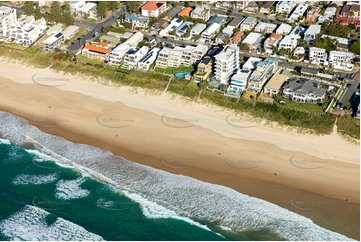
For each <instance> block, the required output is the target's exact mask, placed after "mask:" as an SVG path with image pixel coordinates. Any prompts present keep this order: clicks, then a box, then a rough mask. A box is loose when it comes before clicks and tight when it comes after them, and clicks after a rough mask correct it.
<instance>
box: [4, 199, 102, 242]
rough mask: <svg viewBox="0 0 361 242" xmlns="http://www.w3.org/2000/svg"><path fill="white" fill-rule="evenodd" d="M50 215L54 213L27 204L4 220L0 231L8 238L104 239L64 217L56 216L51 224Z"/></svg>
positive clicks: (53, 239)
mask: <svg viewBox="0 0 361 242" xmlns="http://www.w3.org/2000/svg"><path fill="white" fill-rule="evenodd" d="M48 216H53V215H51V214H50V213H48V212H46V211H45V210H43V209H40V208H37V207H33V206H29V205H27V206H25V207H24V208H23V209H21V210H20V211H18V212H16V213H14V214H12V215H11V216H10V217H8V218H7V219H5V220H3V221H2V222H1V223H0V231H1V233H2V234H3V235H4V236H5V237H7V239H8V240H25V241H39V240H42V241H44V240H48V241H69V240H73V241H74V240H88V241H96V240H103V238H102V237H100V236H98V235H96V234H94V233H91V232H89V231H87V230H86V229H84V228H83V227H81V226H79V225H77V224H74V223H72V222H70V221H67V220H65V219H63V218H59V217H58V218H55V219H54V221H53V222H52V223H51V224H49V222H48V221H47V220H46V219H47V217H48Z"/></svg>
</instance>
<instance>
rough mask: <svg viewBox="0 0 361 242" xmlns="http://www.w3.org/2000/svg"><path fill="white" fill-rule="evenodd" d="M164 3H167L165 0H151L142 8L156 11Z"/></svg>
mask: <svg viewBox="0 0 361 242" xmlns="http://www.w3.org/2000/svg"><path fill="white" fill-rule="evenodd" d="M164 3H165V2H164V1H162V2H155V1H149V2H147V3H146V4H144V5H143V6H142V9H143V10H147V11H155V10H157V9H158V8H160V7H161V6H162V5H163V4H164Z"/></svg>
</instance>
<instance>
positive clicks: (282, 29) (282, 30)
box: [276, 23, 292, 35]
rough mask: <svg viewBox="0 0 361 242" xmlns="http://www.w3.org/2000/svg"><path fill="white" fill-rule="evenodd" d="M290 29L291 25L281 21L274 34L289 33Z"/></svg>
mask: <svg viewBox="0 0 361 242" xmlns="http://www.w3.org/2000/svg"><path fill="white" fill-rule="evenodd" d="M291 30H292V26H291V25H289V24H285V23H282V24H281V25H280V26H279V27H278V28H277V29H276V34H282V35H286V34H289V33H290V32H291Z"/></svg>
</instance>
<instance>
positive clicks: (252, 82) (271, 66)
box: [247, 58, 278, 93]
mask: <svg viewBox="0 0 361 242" xmlns="http://www.w3.org/2000/svg"><path fill="white" fill-rule="evenodd" d="M277 68H278V64H277V60H275V59H271V58H267V59H265V60H264V61H262V62H260V63H258V64H257V68H256V70H255V71H254V72H253V73H252V75H251V77H250V78H249V81H248V86H247V91H248V92H253V93H259V92H261V91H262V89H263V86H264V85H265V84H266V82H267V81H268V79H269V78H270V77H271V76H272V75H273V74H274V73H275V72H276V71H277Z"/></svg>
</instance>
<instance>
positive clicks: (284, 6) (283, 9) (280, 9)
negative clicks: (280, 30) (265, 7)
mask: <svg viewBox="0 0 361 242" xmlns="http://www.w3.org/2000/svg"><path fill="white" fill-rule="evenodd" d="M295 7H296V3H295V2H294V1H279V2H278V3H277V4H276V13H279V14H286V15H287V16H288V15H289V14H290V13H291V12H292V10H293V9H294V8H295Z"/></svg>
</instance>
